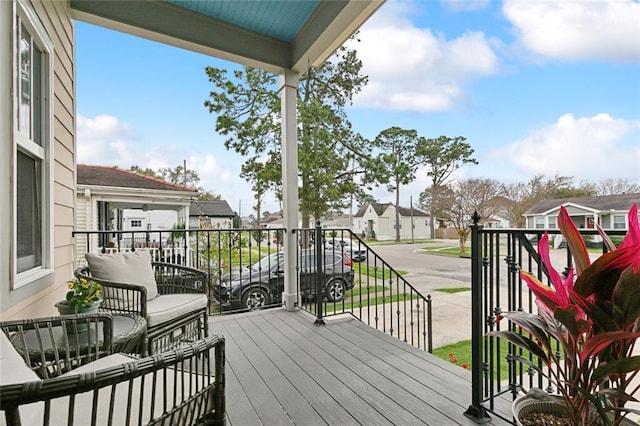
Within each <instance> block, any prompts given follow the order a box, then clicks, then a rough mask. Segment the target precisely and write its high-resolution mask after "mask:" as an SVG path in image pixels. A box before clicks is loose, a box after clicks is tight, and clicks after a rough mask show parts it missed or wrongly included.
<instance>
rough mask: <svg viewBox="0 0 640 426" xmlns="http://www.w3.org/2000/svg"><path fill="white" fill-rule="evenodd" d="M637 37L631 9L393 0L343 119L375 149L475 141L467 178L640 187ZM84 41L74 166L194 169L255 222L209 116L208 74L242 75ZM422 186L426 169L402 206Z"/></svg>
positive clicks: (103, 38) (138, 42) (168, 54)
mask: <svg viewBox="0 0 640 426" xmlns="http://www.w3.org/2000/svg"><path fill="white" fill-rule="evenodd" d="M638 22H640V3H638V1H632V0H614V1H599V0H596V1H566V0H563V1H558V2H555V1H544V2H541V1H533V0H532V1H485V0H479V1H474V0H470V1H464V2H462V1H419V2H417V1H413V2H412V1H403V2H396V1H389V2H387V3H385V4H384V5H383V6H382V7H381V8H380V9H379V10H378V12H377V13H376V14H375V15H374V16H373V17H372V18H371V19H370V20H369V21H368V22H367V23H366V24H365V25H364V26H363V28H362V29H361V31H360V34H359V39H360V42H359V43H354V44H352V46H353V47H354V48H356V49H357V50H358V54H359V57H360V59H361V60H362V61H363V63H364V73H365V74H367V75H368V76H369V85H368V86H367V87H366V88H365V90H363V92H362V93H361V94H359V95H358V96H357V97H356V99H355V101H354V105H353V106H352V107H350V108H349V110H348V116H349V118H350V119H351V121H352V123H353V126H354V129H355V130H357V131H359V132H360V133H362V134H363V135H364V136H365V137H368V138H374V137H375V136H376V135H377V134H378V133H379V132H380V131H382V130H384V129H386V128H388V127H391V126H399V127H403V128H408V129H416V130H417V131H418V133H419V134H420V135H421V136H425V137H437V136H440V135H447V136H452V137H453V136H465V137H466V138H467V142H468V143H469V144H470V145H471V146H472V147H473V148H474V150H475V157H476V159H477V160H478V161H479V165H477V166H469V167H465V168H463V169H462V170H460V171H459V173H457V175H456V177H457V178H466V177H491V178H495V179H498V180H501V181H503V182H516V181H525V180H528V179H529V178H530V177H532V176H533V175H535V174H537V173H544V174H546V175H548V176H553V175H555V174H561V175H566V176H573V177H574V179H575V181H576V182H579V181H581V180H588V181H592V182H597V181H600V180H603V179H606V178H626V179H630V180H632V181H634V182H640V28H639V27H640V26H639V25H638ZM76 40H77V46H76V48H77V51H76V60H77V69H76V82H77V113H78V162H80V163H86V164H100V165H118V166H120V167H124V168H128V167H130V166H131V165H133V164H136V165H139V166H141V167H151V168H154V169H157V168H160V167H175V166H177V165H179V164H182V162H183V161H184V160H186V161H187V167H189V168H193V169H194V170H196V171H197V172H198V174H199V175H200V177H201V184H202V185H203V186H204V187H205V188H207V189H210V190H213V191H214V192H215V193H217V194H220V195H221V196H222V197H223V198H224V199H226V200H227V201H229V204H230V205H231V207H232V208H233V209H234V210H236V211H237V210H239V209H240V206H241V213H242V215H247V214H249V213H251V212H252V206H253V196H252V193H251V191H250V186H249V185H248V184H247V183H246V182H244V181H243V180H242V179H240V178H239V177H238V175H239V170H240V165H241V164H242V161H243V159H242V158H241V157H240V156H239V155H238V154H236V153H235V152H229V151H226V150H225V148H224V145H223V140H224V138H223V137H221V136H220V135H218V134H216V133H215V131H214V128H215V117H214V116H213V115H211V114H209V112H208V111H207V109H206V108H205V107H204V105H203V104H204V101H205V100H206V99H207V97H208V94H209V92H210V91H211V90H212V88H213V86H212V85H211V83H209V82H208V81H207V77H206V74H205V72H204V68H205V66H208V65H211V66H215V67H221V68H227V69H229V70H232V69H234V68H236V67H238V65H236V64H234V63H231V62H227V61H222V60H219V59H217V58H212V57H208V56H204V55H200V54H196V53H192V52H189V51H186V50H181V49H177V48H174V47H170V46H165V45H162V44H159V43H155V42H151V41H147V40H144V39H141V38H136V37H133V36H129V35H126V34H121V33H117V32H114V31H111V30H106V29H103V28H100V27H96V26H93V25H89V24H84V23H81V22H77V23H76ZM426 186H427V180H426V169H424V168H423V169H420V170H419V171H418V175H417V179H416V181H414V182H413V183H412V184H410V185H409V186H407V187H404V188H401V195H402V200H401V203H402V204H404V205H408V204H409V197H410V196H413V198H414V200H416V199H417V198H418V195H419V193H420V192H421V191H422V190H424V188H425V187H426ZM374 196H376V197H377V198H378V199H379V201H381V202H387V201H392V199H393V195H392V194H391V193H388V192H386V190H384V189H378V190H376V191H375V192H374ZM266 201H267V202H266V206H265V208H266V210H270V211H275V210H277V209H278V205H277V204H276V203H275V200H274V199H267V200H266Z"/></svg>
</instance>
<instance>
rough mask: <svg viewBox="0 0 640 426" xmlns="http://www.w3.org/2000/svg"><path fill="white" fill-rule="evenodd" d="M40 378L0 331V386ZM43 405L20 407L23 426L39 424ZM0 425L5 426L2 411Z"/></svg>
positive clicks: (35, 403) (36, 403)
mask: <svg viewBox="0 0 640 426" xmlns="http://www.w3.org/2000/svg"><path fill="white" fill-rule="evenodd" d="M39 380H40V378H39V377H38V375H37V374H36V373H34V372H33V370H31V369H30V368H29V367H28V366H27V365H26V364H25V363H24V359H23V358H22V357H21V356H20V354H19V353H18V352H16V350H15V348H14V347H13V345H12V344H11V342H10V341H9V339H8V338H7V336H6V335H5V334H4V333H3V332H1V331H0V385H10V384H15V383H26V382H34V381H39ZM43 413H44V403H42V402H34V403H33V404H26V405H23V406H21V407H20V419H21V421H22V424H23V425H34V424H41V423H42V421H41V419H42V415H43ZM0 425H1V426H4V425H6V420H5V417H4V411H0Z"/></svg>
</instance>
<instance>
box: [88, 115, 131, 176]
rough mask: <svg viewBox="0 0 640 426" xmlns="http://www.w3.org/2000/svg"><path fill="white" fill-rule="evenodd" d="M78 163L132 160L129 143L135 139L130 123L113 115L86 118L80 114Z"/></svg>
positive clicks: (109, 163)
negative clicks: (121, 120)
mask: <svg viewBox="0 0 640 426" xmlns="http://www.w3.org/2000/svg"><path fill="white" fill-rule="evenodd" d="M77 127H78V163H86V164H99V165H103V166H111V165H122V164H123V162H124V161H125V160H126V161H130V158H131V153H130V152H129V150H128V148H127V145H128V144H131V142H132V141H134V140H135V137H134V135H133V131H132V129H131V127H130V126H129V124H128V123H125V122H120V121H119V120H118V119H117V118H116V117H113V116H111V115H106V114H103V115H98V116H97V117H95V118H86V117H83V116H81V115H78V122H77Z"/></svg>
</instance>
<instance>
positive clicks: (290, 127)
mask: <svg viewBox="0 0 640 426" xmlns="http://www.w3.org/2000/svg"><path fill="white" fill-rule="evenodd" d="M299 79H300V75H299V74H298V73H297V72H295V71H292V70H285V71H284V74H282V75H281V76H280V99H281V103H282V109H281V115H282V122H281V123H280V125H281V129H282V208H283V214H284V228H285V233H284V272H285V274H284V292H283V293H282V301H283V302H284V307H285V309H286V310H288V311H292V310H294V309H295V307H296V302H297V301H298V293H297V292H296V280H295V278H294V277H295V276H296V244H298V236H297V235H296V234H294V233H293V232H292V231H293V229H296V228H297V227H298V134H297V113H296V112H297V108H296V100H297V92H298V81H299Z"/></svg>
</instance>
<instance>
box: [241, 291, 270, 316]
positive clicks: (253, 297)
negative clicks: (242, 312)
mask: <svg viewBox="0 0 640 426" xmlns="http://www.w3.org/2000/svg"><path fill="white" fill-rule="evenodd" d="M268 304H269V295H268V294H267V292H266V291H265V290H264V289H262V288H250V289H249V290H248V291H247V292H246V293H245V294H244V296H242V306H243V307H244V308H247V309H248V310H250V311H253V310H255V309H261V308H264V307H265V306H267V305H268Z"/></svg>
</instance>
